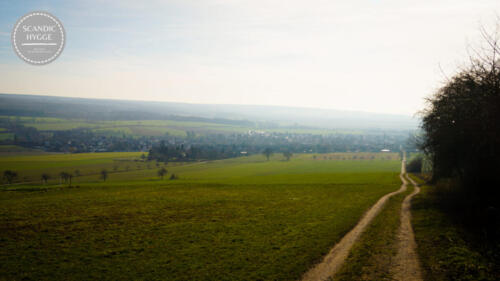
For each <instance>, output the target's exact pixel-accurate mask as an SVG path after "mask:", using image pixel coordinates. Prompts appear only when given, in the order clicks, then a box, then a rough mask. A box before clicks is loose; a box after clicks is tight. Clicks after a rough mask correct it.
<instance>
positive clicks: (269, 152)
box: [262, 147, 273, 161]
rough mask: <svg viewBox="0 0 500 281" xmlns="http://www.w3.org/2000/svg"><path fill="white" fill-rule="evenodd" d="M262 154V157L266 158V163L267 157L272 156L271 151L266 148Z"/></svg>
mask: <svg viewBox="0 0 500 281" xmlns="http://www.w3.org/2000/svg"><path fill="white" fill-rule="evenodd" d="M262 154H264V156H266V159H267V161H269V157H271V155H273V150H272V149H271V148H269V147H268V148H266V149H264V151H263V152H262Z"/></svg>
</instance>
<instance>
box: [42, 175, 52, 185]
mask: <svg viewBox="0 0 500 281" xmlns="http://www.w3.org/2000/svg"><path fill="white" fill-rule="evenodd" d="M41 178H42V182H43V184H47V181H48V180H49V179H50V175H49V174H46V173H43V174H42V176H41Z"/></svg>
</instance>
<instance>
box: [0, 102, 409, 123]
mask: <svg viewBox="0 0 500 281" xmlns="http://www.w3.org/2000/svg"><path fill="white" fill-rule="evenodd" d="M9 115H10V116H11V115H17V116H44V117H63V118H73V119H90V120H141V119H143V120H148V119H149V120H155V119H176V118H183V117H184V118H186V117H189V118H195V119H193V120H196V118H207V119H227V120H241V121H244V122H247V123H253V124H257V123H260V124H269V125H271V126H284V127H290V126H292V127H294V126H301V127H314V128H327V129H363V130H366V129H370V130H414V129H416V128H417V126H418V119H417V118H412V117H409V116H405V115H391V114H380V113H367V112H356V111H340V110H332V109H311V108H300V107H278V106H257V105H215V104H212V105H209V104H187V103H171V102H148V101H127V100H96V99H82V98H64V97H50V96H32V95H8V94H0V116H9Z"/></svg>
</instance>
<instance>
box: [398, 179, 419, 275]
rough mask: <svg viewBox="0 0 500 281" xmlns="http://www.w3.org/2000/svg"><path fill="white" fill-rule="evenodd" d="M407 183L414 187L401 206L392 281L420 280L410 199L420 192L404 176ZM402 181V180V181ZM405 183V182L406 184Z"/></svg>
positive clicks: (415, 184) (412, 182)
mask: <svg viewBox="0 0 500 281" xmlns="http://www.w3.org/2000/svg"><path fill="white" fill-rule="evenodd" d="M406 178H407V179H408V181H410V182H411V184H412V185H413V186H414V188H415V190H414V191H413V192H412V193H411V194H410V195H408V196H406V198H405V199H404V201H403V205H402V206H401V226H400V227H399V233H398V253H397V255H396V257H395V258H394V261H393V266H392V269H391V273H392V274H393V278H394V280H401V281H403V280H404V281H419V280H423V279H422V271H421V269H420V264H419V261H418V255H417V252H416V250H417V244H416V243H415V235H414V233H413V228H412V226H411V210H410V208H411V199H412V198H413V196H415V195H416V194H417V193H419V192H420V188H419V187H418V185H417V183H416V182H415V181H413V180H412V179H411V178H410V177H409V176H408V175H406ZM403 180H404V179H403ZM406 183H407V182H406Z"/></svg>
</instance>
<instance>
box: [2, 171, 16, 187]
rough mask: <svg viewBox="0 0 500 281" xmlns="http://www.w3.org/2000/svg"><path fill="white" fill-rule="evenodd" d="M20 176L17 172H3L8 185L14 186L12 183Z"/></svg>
mask: <svg viewBox="0 0 500 281" xmlns="http://www.w3.org/2000/svg"><path fill="white" fill-rule="evenodd" d="M17 176H18V174H17V172H15V171H11V170H6V171H4V172H3V179H4V180H5V181H7V183H9V184H12V182H13V181H14V180H15V179H16V178H17Z"/></svg>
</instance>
